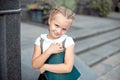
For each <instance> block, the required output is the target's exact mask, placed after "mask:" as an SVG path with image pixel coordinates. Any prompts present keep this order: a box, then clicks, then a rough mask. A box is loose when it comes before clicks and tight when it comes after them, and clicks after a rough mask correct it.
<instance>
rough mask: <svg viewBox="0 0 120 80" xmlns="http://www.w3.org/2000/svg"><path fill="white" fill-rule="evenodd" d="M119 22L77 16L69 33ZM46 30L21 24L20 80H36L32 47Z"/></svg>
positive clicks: (41, 27)
mask: <svg viewBox="0 0 120 80" xmlns="http://www.w3.org/2000/svg"><path fill="white" fill-rule="evenodd" d="M119 23H120V21H119V20H118V19H117V20H112V19H109V18H107V19H106V18H98V17H90V16H83V15H79V16H78V15H77V16H76V19H75V21H74V22H73V25H72V27H71V29H70V30H69V32H68V33H67V34H70V33H72V32H73V31H76V30H80V29H88V28H91V29H94V28H100V26H101V27H102V25H107V26H112V25H120V24H119ZM47 32H48V29H47V26H45V25H41V24H40V25H39V24H33V23H24V22H21V64H22V80H37V77H38V76H39V72H38V71H36V70H34V69H33V68H32V66H31V58H32V54H33V47H34V41H35V39H36V38H37V37H38V36H39V35H40V34H42V33H47Z"/></svg>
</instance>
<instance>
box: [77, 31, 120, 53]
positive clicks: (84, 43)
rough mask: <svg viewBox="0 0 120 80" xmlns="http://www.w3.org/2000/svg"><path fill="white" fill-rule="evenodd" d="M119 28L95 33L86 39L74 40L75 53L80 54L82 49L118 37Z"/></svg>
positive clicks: (119, 36)
mask: <svg viewBox="0 0 120 80" xmlns="http://www.w3.org/2000/svg"><path fill="white" fill-rule="evenodd" d="M119 33H120V29H118V30H114V31H111V32H107V33H105V34H101V35H97V36H94V37H90V38H87V39H83V40H79V41H76V45H75V53H76V54H81V53H83V52H84V51H87V50H90V49H92V48H95V47H98V46H101V45H103V44H106V43H109V42H111V41H113V40H116V39H118V38H120V35H118V34H119Z"/></svg>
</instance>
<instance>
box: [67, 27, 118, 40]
mask: <svg viewBox="0 0 120 80" xmlns="http://www.w3.org/2000/svg"><path fill="white" fill-rule="evenodd" d="M71 28H72V27H71ZM116 29H120V26H118V25H116V26H115V25H114V26H113V25H111V26H110V25H109V27H108V26H104V27H101V26H99V27H96V28H86V29H81V28H76V27H74V26H73V29H71V30H70V31H68V33H67V34H68V35H70V36H72V37H73V39H74V40H75V41H77V40H80V39H85V38H89V37H91V36H95V35H98V34H103V33H106V32H110V31H112V30H116Z"/></svg>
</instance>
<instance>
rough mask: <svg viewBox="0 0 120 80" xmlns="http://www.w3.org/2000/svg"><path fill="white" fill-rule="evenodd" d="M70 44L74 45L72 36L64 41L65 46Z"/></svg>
mask: <svg viewBox="0 0 120 80" xmlns="http://www.w3.org/2000/svg"><path fill="white" fill-rule="evenodd" d="M71 45H75V42H74V40H73V38H72V37H67V38H66V41H65V48H67V47H69V46H71Z"/></svg>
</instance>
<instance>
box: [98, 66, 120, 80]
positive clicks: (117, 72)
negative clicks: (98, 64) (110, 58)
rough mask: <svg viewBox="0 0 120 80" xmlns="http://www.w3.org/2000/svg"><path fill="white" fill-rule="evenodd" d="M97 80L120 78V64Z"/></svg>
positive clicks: (119, 79) (118, 79) (116, 79)
mask: <svg viewBox="0 0 120 80" xmlns="http://www.w3.org/2000/svg"><path fill="white" fill-rule="evenodd" d="M97 80H120V65H119V66H117V67H115V68H114V69H112V70H111V71H110V72H108V73H107V74H105V75H104V76H102V77H100V78H98V79H97Z"/></svg>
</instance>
